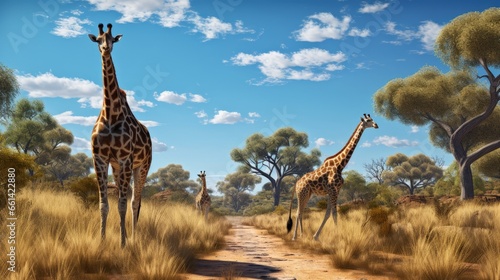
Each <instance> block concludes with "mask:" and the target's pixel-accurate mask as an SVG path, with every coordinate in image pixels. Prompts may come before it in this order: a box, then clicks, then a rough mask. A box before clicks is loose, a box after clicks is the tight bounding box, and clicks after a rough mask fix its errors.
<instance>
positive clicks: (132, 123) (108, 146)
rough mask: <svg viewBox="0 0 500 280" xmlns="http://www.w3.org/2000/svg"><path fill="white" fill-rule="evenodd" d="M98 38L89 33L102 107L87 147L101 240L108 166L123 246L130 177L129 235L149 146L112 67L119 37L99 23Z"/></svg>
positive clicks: (136, 214) (138, 204)
mask: <svg viewBox="0 0 500 280" xmlns="http://www.w3.org/2000/svg"><path fill="white" fill-rule="evenodd" d="M98 27H99V36H97V37H96V36H95V35H92V34H89V38H90V40H91V41H92V42H96V43H97V45H98V46H99V52H100V53H101V58H102V81H103V105H102V109H101V112H100V113H99V116H98V117H97V121H96V123H95V126H94V129H93V130H92V136H91V145H92V155H93V158H94V169H95V172H96V175H97V181H98V184H99V194H100V196H99V202H100V211H101V237H102V239H104V238H105V236H106V219H107V217H108V211H109V205H108V192H107V179H108V168H109V165H111V168H112V170H113V176H114V179H115V183H116V186H117V187H118V197H119V198H118V212H119V214H120V232H121V246H122V247H123V246H125V243H126V238H127V233H126V229H125V216H126V213H127V192H128V189H129V186H130V181H131V178H132V176H133V177H134V185H133V187H132V200H131V208H132V235H133V234H134V229H135V226H136V224H137V220H138V219H139V211H140V208H141V192H142V188H143V187H144V183H145V182H146V177H147V175H148V171H149V167H150V165H151V159H152V144H151V137H150V135H149V132H148V129H147V128H146V127H145V126H144V125H143V124H141V123H140V122H139V121H138V120H137V119H136V118H135V116H134V114H133V113H132V110H130V107H129V106H128V103H127V97H126V95H125V92H124V91H123V90H121V89H120V87H119V86H118V81H117V79H116V73H115V67H114V65H113V60H112V58H111V51H112V50H113V45H114V44H115V43H116V42H118V41H119V40H120V39H121V37H122V35H117V36H115V37H113V36H112V35H111V28H112V25H111V24H108V25H107V27H108V30H107V31H106V32H104V31H103V24H102V23H101V24H99V26H98Z"/></svg>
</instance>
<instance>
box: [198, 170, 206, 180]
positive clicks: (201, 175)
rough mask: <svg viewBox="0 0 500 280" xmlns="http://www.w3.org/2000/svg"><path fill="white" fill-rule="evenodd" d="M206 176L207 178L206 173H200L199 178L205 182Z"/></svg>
mask: <svg viewBox="0 0 500 280" xmlns="http://www.w3.org/2000/svg"><path fill="white" fill-rule="evenodd" d="M205 176H207V175H206V174H205V171H200V174H198V177H200V179H201V180H202V181H203V180H205Z"/></svg>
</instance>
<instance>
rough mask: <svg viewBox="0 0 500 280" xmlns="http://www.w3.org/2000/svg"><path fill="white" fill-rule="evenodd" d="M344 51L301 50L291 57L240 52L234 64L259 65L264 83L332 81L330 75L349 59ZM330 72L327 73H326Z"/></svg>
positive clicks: (279, 54)
mask: <svg viewBox="0 0 500 280" xmlns="http://www.w3.org/2000/svg"><path fill="white" fill-rule="evenodd" d="M346 59H347V58H346V55H345V54H344V53H342V52H337V53H330V52H328V51H326V50H323V49H318V48H311V49H302V50H300V51H298V52H295V53H292V54H290V55H287V54H284V53H281V52H278V51H270V52H267V53H262V54H246V53H239V54H237V55H236V56H234V57H232V58H231V61H232V63H233V64H234V65H238V66H248V65H252V64H257V65H258V68H259V70H260V71H261V73H262V74H264V75H265V76H266V79H265V80H264V81H263V82H280V81H282V80H309V81H324V80H328V79H329V78H330V74H329V73H328V72H331V71H335V70H340V69H343V67H342V65H340V63H342V62H344V61H345V60H346ZM327 71H328V72H327Z"/></svg>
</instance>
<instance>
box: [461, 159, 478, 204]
mask: <svg viewBox="0 0 500 280" xmlns="http://www.w3.org/2000/svg"><path fill="white" fill-rule="evenodd" d="M459 173H460V189H461V192H460V199H462V200H468V199H473V198H474V181H473V180H472V169H471V166H470V164H468V163H465V164H463V165H462V164H461V165H460V167H459Z"/></svg>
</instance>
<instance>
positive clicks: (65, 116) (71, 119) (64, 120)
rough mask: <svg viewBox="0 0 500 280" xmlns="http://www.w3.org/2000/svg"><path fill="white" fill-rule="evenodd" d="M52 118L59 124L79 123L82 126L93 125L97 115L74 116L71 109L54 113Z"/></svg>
mask: <svg viewBox="0 0 500 280" xmlns="http://www.w3.org/2000/svg"><path fill="white" fill-rule="evenodd" d="M54 118H55V119H56V120H57V122H58V123H59V124H79V125H83V126H93V125H94V124H95V121H96V120H97V116H89V117H83V116H74V115H73V112H72V111H66V112H63V113H61V114H57V115H54Z"/></svg>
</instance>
